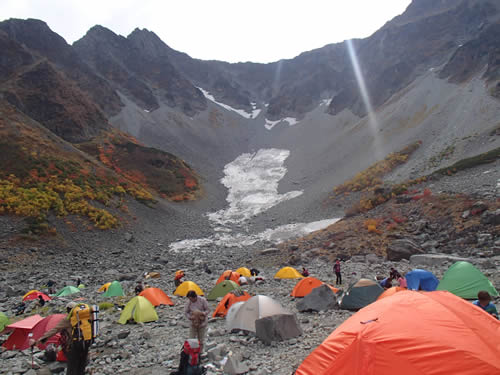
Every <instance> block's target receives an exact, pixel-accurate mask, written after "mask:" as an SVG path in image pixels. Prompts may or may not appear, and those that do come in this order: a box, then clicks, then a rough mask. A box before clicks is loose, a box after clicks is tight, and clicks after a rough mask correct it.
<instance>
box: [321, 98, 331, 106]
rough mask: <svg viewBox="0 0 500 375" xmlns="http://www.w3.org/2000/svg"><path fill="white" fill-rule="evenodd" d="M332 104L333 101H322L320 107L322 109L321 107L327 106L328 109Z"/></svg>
mask: <svg viewBox="0 0 500 375" xmlns="http://www.w3.org/2000/svg"><path fill="white" fill-rule="evenodd" d="M331 102H332V99H323V100H322V101H321V103H319V106H320V107H321V106H327V107H328V106H329V105H330V103H331Z"/></svg>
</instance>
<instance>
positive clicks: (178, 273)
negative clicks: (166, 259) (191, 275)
mask: <svg viewBox="0 0 500 375" xmlns="http://www.w3.org/2000/svg"><path fill="white" fill-rule="evenodd" d="M184 276H186V274H185V273H184V271H182V270H179V271H176V272H175V277H174V285H175V288H176V289H177V287H178V286H179V285H181V284H182V278H183V277H184Z"/></svg>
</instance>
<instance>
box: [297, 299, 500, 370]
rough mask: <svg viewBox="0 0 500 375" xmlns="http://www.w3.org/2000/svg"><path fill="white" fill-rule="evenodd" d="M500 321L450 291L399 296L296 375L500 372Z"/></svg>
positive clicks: (375, 306)
mask: <svg viewBox="0 0 500 375" xmlns="http://www.w3.org/2000/svg"><path fill="white" fill-rule="evenodd" d="M499 358H500V321H498V320H497V319H495V318H494V317H492V316H490V315H489V314H487V313H485V312H484V311H482V310H481V309H478V308H477V307H476V306H474V305H473V304H471V303H470V302H467V301H465V300H463V299H461V298H459V297H457V296H455V295H453V294H451V293H449V292H441V291H439V292H412V291H404V292H398V293H396V294H395V295H394V296H392V297H391V298H383V299H381V300H379V301H376V302H374V303H372V304H370V305H368V306H366V307H365V308H363V309H361V310H360V311H359V312H357V313H356V314H354V315H353V316H351V317H350V318H349V319H347V320H346V321H345V322H344V323H343V324H341V325H340V326H339V327H338V328H337V329H336V330H335V331H333V333H332V334H331V335H330V336H328V337H327V338H326V339H325V341H323V343H322V344H321V345H320V346H318V347H317V348H316V349H315V350H314V351H313V352H312V353H311V354H310V355H309V356H308V357H307V358H306V359H305V360H304V361H303V362H302V364H301V365H300V366H299V368H298V369H297V371H296V372H295V374H296V375H327V374H336V375H386V374H391V373H394V372H397V373H400V374H405V375H422V374H425V375H438V374H439V375H441V374H461V375H478V374H485V375H486V374H500V361H499Z"/></svg>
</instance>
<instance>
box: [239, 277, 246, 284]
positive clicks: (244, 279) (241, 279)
mask: <svg viewBox="0 0 500 375" xmlns="http://www.w3.org/2000/svg"><path fill="white" fill-rule="evenodd" d="M238 284H240V285H248V280H247V278H246V277H245V276H240V278H239V279H238Z"/></svg>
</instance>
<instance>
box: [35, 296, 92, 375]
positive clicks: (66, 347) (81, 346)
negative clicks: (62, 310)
mask: <svg viewBox="0 0 500 375" xmlns="http://www.w3.org/2000/svg"><path fill="white" fill-rule="evenodd" d="M82 306H86V305H80V308H81V307H82ZM75 309H78V305H77V304H76V302H69V303H68V304H67V305H66V311H67V312H68V317H67V318H64V319H61V320H60V321H59V323H57V324H56V326H55V327H54V328H52V329H51V330H49V331H47V332H46V333H45V334H44V335H43V336H42V337H40V338H39V339H38V340H37V341H35V340H31V341H30V343H31V346H35V345H39V344H40V343H42V344H44V343H45V342H46V341H47V339H49V338H51V337H52V336H54V335H55V334H56V333H60V334H61V342H62V349H63V353H64V355H65V356H66V358H67V359H68V361H67V363H68V365H67V366H68V367H67V370H66V374H67V375H84V374H85V367H86V366H87V361H88V354H89V347H90V345H92V328H90V330H91V332H90V337H89V336H88V328H87V327H85V324H84V322H85V320H84V319H82V320H79V321H76V322H74V323H72V321H73V320H74V319H75V317H76V316H78V315H77V314H75V315H71V314H72V313H73V311H74V310H75ZM81 311H82V310H80V312H81ZM82 315H83V314H82ZM90 315H91V317H92V313H91V314H90ZM88 324H90V327H92V323H90V322H89V320H87V325H88ZM73 325H75V327H74V326H73ZM77 332H78V337H76V336H74V335H73V334H75V335H77Z"/></svg>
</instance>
